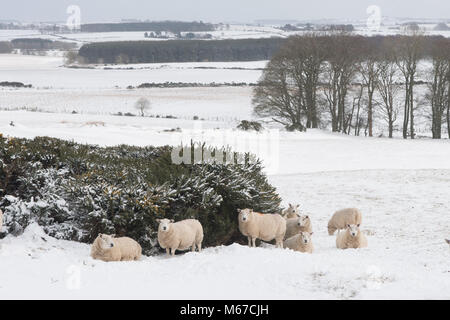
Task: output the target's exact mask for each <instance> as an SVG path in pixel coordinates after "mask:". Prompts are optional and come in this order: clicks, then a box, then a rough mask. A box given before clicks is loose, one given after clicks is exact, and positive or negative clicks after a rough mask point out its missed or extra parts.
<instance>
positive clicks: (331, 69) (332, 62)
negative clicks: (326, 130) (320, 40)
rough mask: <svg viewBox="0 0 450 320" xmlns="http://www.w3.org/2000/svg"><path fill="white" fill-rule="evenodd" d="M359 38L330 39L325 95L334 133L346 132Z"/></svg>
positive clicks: (333, 37) (332, 36)
mask: <svg viewBox="0 0 450 320" xmlns="http://www.w3.org/2000/svg"><path fill="white" fill-rule="evenodd" d="M358 40H359V38H358V37H355V36H350V35H346V34H342V33H339V34H333V35H331V36H330V37H329V39H328V44H329V49H328V59H327V60H328V61H327V64H326V67H325V72H324V81H325V85H324V87H323V93H324V95H325V97H326V100H327V102H328V109H329V112H330V115H331V127H332V131H333V132H343V131H345V121H344V119H345V115H346V110H345V105H346V98H347V93H348V89H349V86H350V84H351V81H352V79H353V77H354V74H355V71H356V65H355V62H356V59H357V58H358V54H357V53H356V52H355V51H357V44H358Z"/></svg>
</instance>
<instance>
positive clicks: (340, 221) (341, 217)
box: [328, 208, 362, 236]
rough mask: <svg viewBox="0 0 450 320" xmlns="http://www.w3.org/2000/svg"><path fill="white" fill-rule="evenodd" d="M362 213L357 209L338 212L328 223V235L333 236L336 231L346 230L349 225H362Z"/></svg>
mask: <svg viewBox="0 0 450 320" xmlns="http://www.w3.org/2000/svg"><path fill="white" fill-rule="evenodd" d="M361 222H362V216H361V212H360V211H359V210H358V209H356V208H347V209H342V210H339V211H336V212H335V213H334V214H333V216H332V217H331V219H330V221H329V222H328V234H329V235H330V236H332V235H333V234H334V232H335V231H336V230H341V229H345V228H346V226H347V225H348V224H361Z"/></svg>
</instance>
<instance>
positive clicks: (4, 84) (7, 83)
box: [0, 81, 32, 88]
mask: <svg viewBox="0 0 450 320" xmlns="http://www.w3.org/2000/svg"><path fill="white" fill-rule="evenodd" d="M0 87H12V88H31V87H32V86H31V84H24V83H22V82H15V81H13V82H10V81H2V82H0Z"/></svg>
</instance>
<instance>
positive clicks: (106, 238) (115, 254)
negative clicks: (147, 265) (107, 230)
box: [91, 233, 142, 262]
mask: <svg viewBox="0 0 450 320" xmlns="http://www.w3.org/2000/svg"><path fill="white" fill-rule="evenodd" d="M141 255H142V248H141V246H140V245H139V243H137V242H136V241H134V240H133V239H131V238H128V237H121V238H114V236H112V235H107V234H102V233H99V235H98V236H97V238H96V239H95V241H94V243H93V244H92V247H91V257H92V258H94V259H97V260H103V261H105V262H109V261H131V260H139V259H140V258H141Z"/></svg>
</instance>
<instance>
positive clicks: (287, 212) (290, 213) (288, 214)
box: [281, 203, 300, 219]
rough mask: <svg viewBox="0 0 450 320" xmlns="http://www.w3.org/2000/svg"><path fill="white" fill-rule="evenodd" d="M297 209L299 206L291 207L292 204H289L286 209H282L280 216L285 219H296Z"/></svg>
mask: <svg viewBox="0 0 450 320" xmlns="http://www.w3.org/2000/svg"><path fill="white" fill-rule="evenodd" d="M299 207H300V205H299V204H296V205H292V204H290V203H289V207H287V208H286V209H283V210H282V211H281V215H282V216H283V218H285V219H292V218H296V217H298V216H299V215H300V212H299Z"/></svg>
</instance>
